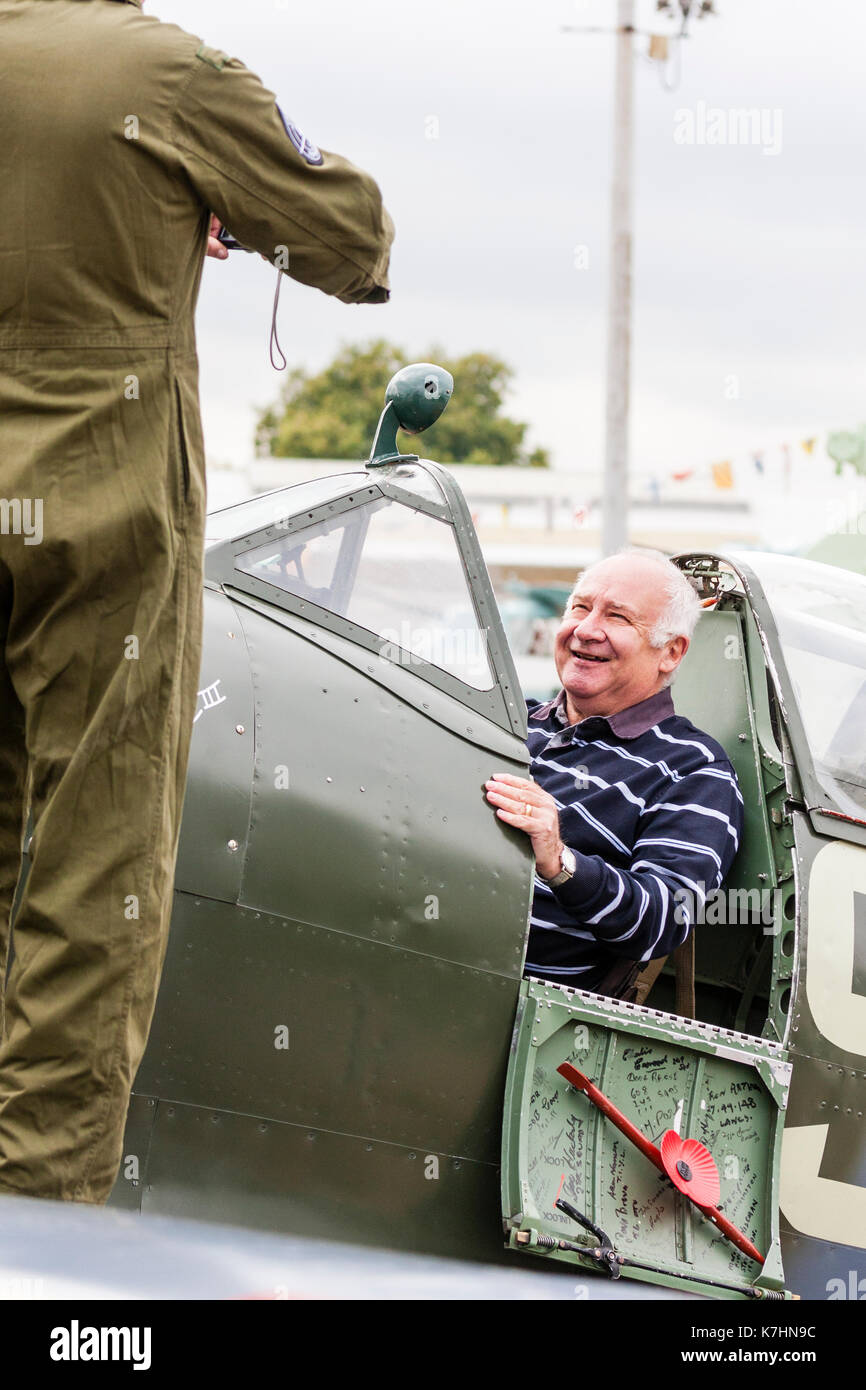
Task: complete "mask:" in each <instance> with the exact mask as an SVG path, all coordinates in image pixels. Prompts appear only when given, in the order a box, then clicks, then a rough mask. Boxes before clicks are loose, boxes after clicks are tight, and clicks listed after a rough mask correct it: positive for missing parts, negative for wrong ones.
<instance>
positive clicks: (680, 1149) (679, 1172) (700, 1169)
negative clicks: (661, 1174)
mask: <svg viewBox="0 0 866 1390" xmlns="http://www.w3.org/2000/svg"><path fill="white" fill-rule="evenodd" d="M659 1148H660V1150H661V1156H662V1163H663V1164H664V1170H665V1172H666V1173H667V1175H668V1177H669V1178H670V1180H671V1182H672V1183H673V1185H674V1187H677V1188H679V1190H680V1192H684V1193H685V1195H686V1196H687V1197H691V1199H692V1201H693V1202H696V1203H697V1205H698V1206H699V1207H714V1206H716V1204H717V1202H718V1200H719V1194H720V1193H721V1190H722V1188H721V1183H720V1182H719V1170H718V1168H717V1167H716V1165H715V1162H714V1160H713V1156H712V1154H711V1153H710V1151H709V1149H707V1148H705V1147H704V1145H703V1144H701V1143H699V1142H698V1140H697V1139H681V1138H680V1136H679V1135H678V1134H677V1132H676V1130H675V1129H669V1130H668V1131H667V1133H666V1134H664V1135H662V1142H661V1144H660V1145H659Z"/></svg>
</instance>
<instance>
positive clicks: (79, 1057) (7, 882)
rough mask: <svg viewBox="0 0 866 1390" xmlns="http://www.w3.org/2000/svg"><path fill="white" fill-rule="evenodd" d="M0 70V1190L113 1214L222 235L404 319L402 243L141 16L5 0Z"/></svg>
mask: <svg viewBox="0 0 866 1390" xmlns="http://www.w3.org/2000/svg"><path fill="white" fill-rule="evenodd" d="M0 52H2V54H3V61H2V65H0V130H2V132H3V139H2V141H0V186H2V188H3V215H2V218H0V958H2V962H3V968H2V970H0V985H2V984H3V982H4V980H5V1001H4V1002H5V1021H4V1026H3V1033H2V1044H0V1192H2V1193H10V1192H11V1193H23V1194H27V1195H30V1196H41V1197H59V1198H64V1199H68V1200H77V1201H84V1202H103V1201H105V1199H106V1198H107V1196H108V1194H109V1192H110V1191H111V1187H112V1184H113V1182H114V1179H115V1175H116V1173H117V1170H118V1167H119V1163H120V1158H121V1143H122V1137H123V1130H124V1121H125V1117H126V1111H127V1106H128V1102H129V1092H130V1087H131V1085H132V1081H133V1079H134V1077H135V1072H136V1069H137V1067H138V1063H139V1060H140V1058H141V1056H142V1053H143V1051H144V1047H145V1043H146V1041H147V1035H148V1030H149V1028H150V1022H151V1017H152V1014H153V1008H154V1003H155V999H156V992H157V987H158V983H159V977H160V973H161V969H162V961H163V956H164V952H165V946H166V938H167V931H168V923H169V918H170V913H171V901H172V883H173V876H174V866H175V856H176V852H177V841H178V831H179V826H180V816H181V808H182V803H183V793H184V786H185V780H186V768H187V756H188V750H189V741H190V735H191V731H192V721H193V715H194V710H195V705H196V700H197V684H198V676H199V662H200V657H201V621H202V554H203V527H204V510H205V481H204V457H203V445H202V436H201V427H200V421H199V405H198V364H197V360H196V352H195V338H194V323H193V315H194V310H195V304H196V299H197V296H198V289H199V282H200V279H201V273H202V262H203V256H204V254H205V248H206V247H207V246H208V232H209V229H210V224H211V214H212V213H213V214H215V216H216V217H217V218H218V219H219V220H220V221H221V222H222V223H224V224H225V225H226V226H227V227H228V228H229V229H230V231H231V233H232V235H233V236H235V237H236V238H237V239H238V240H239V241H241V242H242V243H243V244H244V245H245V246H247V247H249V248H251V249H253V250H255V251H258V252H260V253H262V254H263V255H264V256H266V257H267V258H268V259H269V260H270V261H272V262H273V263H275V264H276V265H278V266H280V267H281V268H284V269H287V271H288V274H289V275H291V276H292V277H293V278H294V279H296V280H299V281H301V282H302V283H304V284H307V285H314V286H317V287H318V288H319V289H321V290H324V291H325V292H326V293H327V294H332V295H335V296H336V297H337V298H338V299H341V300H343V301H344V302H345V303H360V302H364V301H367V302H382V301H384V300H386V299H387V298H388V281H387V267H388V257H389V250H390V244H391V240H392V237H393V226H392V223H391V220H390V218H389V216H388V214H387V212H386V211H385V209H384V207H383V205H382V200H381V196H380V194H379V190H378V188H377V186H376V184H375V183H374V182H373V180H372V179H371V178H370V177H369V176H368V175H366V174H364V173H362V172H361V171H360V170H358V169H356V168H354V167H353V166H352V165H351V164H349V163H347V162H346V161H345V160H344V159H341V158H340V157H339V156H337V155H333V154H329V153H328V152H326V151H319V150H318V149H317V148H316V146H315V145H313V144H312V143H311V142H310V141H309V140H307V139H305V138H304V137H303V136H302V135H301V133H300V132H299V131H298V129H297V128H296V127H295V126H294V125H293V124H292V123H291V121H289V120H288V119H287V118H286V117H284V115H283V113H282V112H281V110H280V108H279V107H278V106H277V105H276V102H275V100H274V97H273V95H272V94H271V93H270V92H268V91H267V90H266V89H265V88H264V87H263V86H262V84H261V82H260V81H259V80H258V78H257V77H255V76H254V75H253V74H252V73H251V72H248V71H247V69H246V68H245V67H244V66H243V65H242V64H241V63H239V62H238V61H236V60H234V59H230V58H228V57H226V55H225V54H223V53H220V52H217V51H215V50H213V49H210V48H208V47H206V46H205V45H204V44H202V42H201V41H200V40H199V39H198V38H195V37H193V36H192V35H189V34H187V33H185V32H184V31H182V30H181V29H178V28H176V27H175V26H173V25H169V24H164V23H161V22H160V21H159V20H157V19H155V18H152V17H150V16H145V15H144V14H143V13H142V10H141V4H140V0H0ZM28 801H29V807H30V811H31V815H32V832H33V833H32V841H31V843H30V850H29V858H30V872H29V876H28V878H27V880H26V884H25V885H24V887H23V891H21V892H20V893H19V900H18V903H17V913H16V917H15V919H14V922H13V927H12V950H11V952H10V951H9V940H10V926H9V917H10V912H11V907H12V903H13V899H14V898H15V890H16V883H17V880H18V877H19V870H20V863H21V850H22V834H23V826H24V824H25V820H26V809H27V803H28Z"/></svg>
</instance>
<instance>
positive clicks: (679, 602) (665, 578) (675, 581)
mask: <svg viewBox="0 0 866 1390" xmlns="http://www.w3.org/2000/svg"><path fill="white" fill-rule="evenodd" d="M616 553H617V555H636V556H639V557H640V559H642V560H648V561H649V563H650V564H652V565H654V566H655V567H656V568H657V569H658V571H659V579H660V580H661V583H662V585H663V587H664V591H665V595H666V598H667V603H666V605H665V607H664V608H663V609H662V612H661V613H660V615H659V618H658V620H657V622H656V624H655V626H654V627H653V628H652V630H651V631H650V634H649V641H650V646H652V647H663V646H664V645H665V643H666V642H669V641H670V640H671V638H672V637H688V638H689V640H691V637H692V634H693V632H694V630H695V627H696V626H697V621H698V618H699V617H700V616H701V601H700V599H699V598H698V595H697V592H696V591H695V589H694V587H693V586H692V584H691V583H690V581H689V580H688V579H687V578H686V576H685V575H684V574H683V571H682V570H681V569H678V568H677V566H676V565H675V564H674V563H673V561H672V560H669V559H668V557H667V556H666V555H663V554H662V552H661V551H660V550H642V549H641V548H640V546H635V545H632V546H626V547H624V548H623V549H622V550H618V551H617V552H616ZM608 558H610V557H608ZM602 564H604V561H603V560H596V562H595V564H593V565H588V566H587V568H586V569H585V570H584V571H583V573H582V574H580V575H578V578H577V580H576V582H575V586H574V589H573V590H572V593H575V592H576V591H577V589H578V588H579V586H580V584H581V582H582V580H584V579H586V577H587V576H588V575H590V574H592V572H593V570H596V569H598V567H599V565H602ZM570 601H571V600H570V599H569V602H570ZM672 680H673V674H671V675H670V676H669V677H668V679H667V681H666V684H668V685H669V684H670V682H671V681H672Z"/></svg>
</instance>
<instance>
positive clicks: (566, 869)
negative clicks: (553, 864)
mask: <svg viewBox="0 0 866 1390" xmlns="http://www.w3.org/2000/svg"><path fill="white" fill-rule="evenodd" d="M559 864H560V869H559V873H558V874H554V876H553V878H545V877H544V875H543V874H539V875H538V877H539V878H540V879H541V881H542V883H546V884H547V886H548V888H558V887H559V885H560V884H561V883H568V880H569V879H570V878H574V875H575V874H576V872H577V860H576V859H575V857H574V851H573V850H570V849H569V848H568V845H563V846H562V853H561V854H560V856H559Z"/></svg>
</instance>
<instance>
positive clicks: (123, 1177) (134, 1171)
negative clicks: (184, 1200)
mask: <svg viewBox="0 0 866 1390" xmlns="http://www.w3.org/2000/svg"><path fill="white" fill-rule="evenodd" d="M155 1118H156V1101H155V1100H154V1099H153V1097H152V1096H142V1095H134V1096H133V1097H132V1098H131V1100H130V1102H129V1110H128V1111H127V1115H126V1131H125V1133H124V1136H123V1158H122V1159H121V1161H120V1169H119V1170H118V1174H117V1180H116V1182H115V1184H114V1188H113V1189H112V1193H111V1197H110V1198H109V1203H110V1205H111V1206H113V1207H123V1208H124V1209H125V1210H127V1211H138V1210H139V1208H140V1206H141V1194H142V1191H143V1188H144V1183H145V1175H146V1173H147V1156H148V1153H149V1152H150V1139H151V1134H152V1131H153V1122H154V1119H155Z"/></svg>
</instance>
